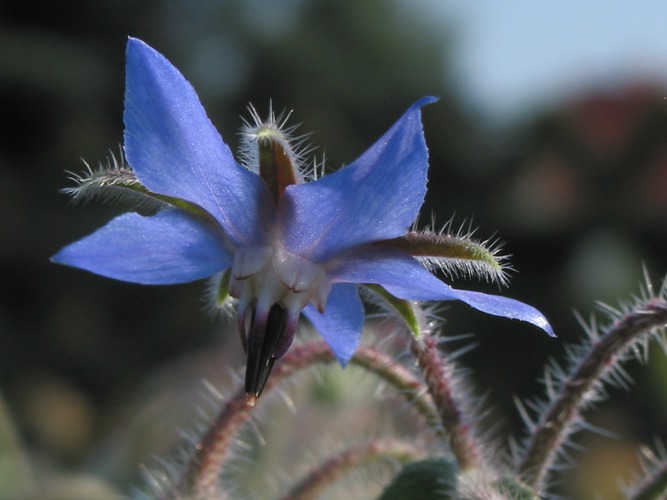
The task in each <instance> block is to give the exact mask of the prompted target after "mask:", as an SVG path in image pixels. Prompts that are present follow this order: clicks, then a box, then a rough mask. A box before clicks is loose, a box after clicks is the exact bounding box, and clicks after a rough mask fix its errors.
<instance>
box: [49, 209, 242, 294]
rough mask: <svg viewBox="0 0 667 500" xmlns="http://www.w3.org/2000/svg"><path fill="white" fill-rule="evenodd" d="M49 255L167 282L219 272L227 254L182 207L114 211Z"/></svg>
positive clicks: (148, 281)
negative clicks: (99, 225)
mask: <svg viewBox="0 0 667 500" xmlns="http://www.w3.org/2000/svg"><path fill="white" fill-rule="evenodd" d="M51 260H52V261H53V262H57V263H58V264H65V265H68V266H73V267H78V268H80V269H85V270H86V271H90V272H93V273H95V274H100V275H102V276H106V277H108V278H115V279H118V280H122V281H129V282H132V283H141V284H145V285H170V284H173V283H185V282H188V281H194V280H197V279H201V278H206V277H208V276H211V275H213V274H215V273H217V272H220V271H222V270H224V269H225V268H227V267H229V265H230V263H231V256H230V255H229V253H227V251H226V250H225V247H224V245H223V242H222V238H221V237H220V236H218V235H216V234H215V233H213V232H212V231H211V230H209V229H208V228H206V227H205V226H203V225H201V224H199V223H197V222H196V221H195V220H193V219H192V218H191V217H190V216H189V215H187V214H185V213H184V212H181V211H179V210H165V211H162V212H159V213H158V214H157V215H154V216H152V217H142V216H140V215H138V214H135V213H129V214H124V215H121V216H119V217H116V218H115V219H113V220H112V221H111V222H109V223H108V224H107V225H106V226H104V227H102V228H100V229H98V230H97V231H95V232H94V233H93V234H91V235H89V236H87V237H86V238H83V239H81V240H79V241H76V242H74V243H72V244H71V245H68V246H66V247H65V248H63V249H62V250H61V251H60V252H58V253H57V254H56V255H54V256H53V257H52V258H51Z"/></svg>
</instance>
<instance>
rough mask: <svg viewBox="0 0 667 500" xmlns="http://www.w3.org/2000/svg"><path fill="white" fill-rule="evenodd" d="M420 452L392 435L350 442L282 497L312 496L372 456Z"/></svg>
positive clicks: (402, 457)
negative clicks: (355, 442) (361, 441)
mask: <svg viewBox="0 0 667 500" xmlns="http://www.w3.org/2000/svg"><path fill="white" fill-rule="evenodd" d="M423 456H424V453H423V452H422V451H420V450H419V448H417V447H416V446H415V445H413V444H412V443H406V442H402V441H399V440H396V439H393V438H385V439H377V440H373V441H370V442H368V443H363V444H357V445H352V446H350V447H349V448H347V449H345V450H343V451H342V452H340V453H339V454H337V455H334V456H332V457H330V458H328V459H327V460H325V461H324V462H323V463H321V464H320V465H319V466H318V467H316V468H315V469H313V470H312V471H311V472H310V473H309V474H308V475H307V476H306V477H305V478H303V479H302V480H301V481H300V482H299V483H297V484H296V485H295V486H294V487H293V488H292V489H291V490H290V491H289V492H288V493H287V494H286V495H284V496H283V497H282V499H283V500H314V499H317V498H319V494H320V493H321V492H322V490H323V489H324V488H326V487H327V486H328V485H329V484H331V483H332V482H333V481H335V480H336V479H338V478H339V477H340V476H341V475H342V474H344V473H345V472H347V471H348V470H350V469H352V468H354V467H356V466H358V465H362V464H364V463H368V462H371V461H375V460H381V459H387V458H391V459H395V460H398V461H400V462H408V461H410V460H415V459H418V458H422V457H423Z"/></svg>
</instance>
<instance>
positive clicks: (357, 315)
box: [303, 283, 364, 366]
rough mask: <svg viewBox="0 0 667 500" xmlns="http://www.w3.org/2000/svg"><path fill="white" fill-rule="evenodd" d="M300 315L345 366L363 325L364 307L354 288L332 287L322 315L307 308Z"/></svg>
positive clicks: (353, 350) (310, 307)
mask: <svg viewBox="0 0 667 500" xmlns="http://www.w3.org/2000/svg"><path fill="white" fill-rule="evenodd" d="M303 314H304V316H306V318H308V320H309V321H310V322H311V323H312V324H313V326H314V327H315V329H316V330H317V331H318V332H319V333H320V335H321V336H322V338H323V339H324V341H325V342H326V343H327V344H329V347H331V350H332V351H333V353H334V356H336V359H337V360H338V361H339V362H340V364H341V365H343V366H345V365H346V364H347V362H348V361H349V360H350V358H351V357H352V356H353V355H354V352H355V351H356V350H357V345H359V338H360V337H361V328H362V326H363V324H364V306H363V304H362V303H361V299H360V298H359V293H358V292H357V287H356V286H355V285H349V284H342V283H341V284H337V285H334V286H333V287H332V288H331V293H330V294H329V298H328V299H327V306H326V308H325V310H324V313H322V314H321V313H319V312H318V311H317V309H315V308H314V307H313V306H312V305H309V306H307V307H306V308H305V309H304V310H303Z"/></svg>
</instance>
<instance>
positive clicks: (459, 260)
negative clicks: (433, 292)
mask: <svg viewBox="0 0 667 500" xmlns="http://www.w3.org/2000/svg"><path fill="white" fill-rule="evenodd" d="M417 227H418V225H417V222H415V224H414V225H413V227H412V229H411V230H410V232H408V233H407V234H406V235H405V236H402V237H400V238H397V239H395V240H391V243H390V244H391V245H392V246H395V247H397V248H399V249H401V250H404V251H406V252H407V253H409V254H410V255H412V256H413V257H414V258H416V259H417V260H418V261H419V262H421V264H422V265H424V267H426V268H427V269H428V270H429V271H432V272H435V271H440V272H442V273H444V274H445V275H446V276H447V277H448V278H450V279H457V278H464V279H470V278H478V279H482V280H486V281H488V282H491V283H498V284H499V285H501V286H507V285H508V284H509V274H510V273H511V272H512V271H514V268H513V267H512V266H511V264H510V263H509V258H510V255H509V254H504V253H502V248H503V243H502V242H501V241H500V240H499V239H497V238H494V237H491V238H488V239H486V240H478V239H476V238H475V237H474V235H475V232H476V230H475V229H473V228H472V225H471V223H467V222H465V221H464V222H463V223H462V224H461V225H460V226H459V228H458V229H455V230H454V229H453V219H450V220H449V221H448V222H447V223H446V224H445V226H444V227H443V228H442V229H440V230H436V229H435V228H434V227H435V224H434V223H433V222H431V224H430V225H429V227H427V228H426V229H421V230H418V229H417Z"/></svg>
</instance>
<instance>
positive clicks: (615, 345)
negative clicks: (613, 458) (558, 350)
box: [516, 298, 667, 488]
mask: <svg viewBox="0 0 667 500" xmlns="http://www.w3.org/2000/svg"><path fill="white" fill-rule="evenodd" d="M666 322H667V302H665V301H664V300H662V299H658V298H653V299H650V300H648V301H647V302H645V303H643V304H641V305H640V306H638V307H636V308H635V309H634V310H633V311H631V312H629V313H627V314H625V315H624V316H622V317H621V318H620V319H618V320H617V321H616V322H615V323H614V324H613V325H611V327H610V328H609V329H608V330H607V331H606V333H605V334H604V335H603V336H602V337H600V339H599V340H597V341H596V342H594V343H593V344H592V345H591V348H590V350H589V352H588V353H587V354H586V355H585V356H584V357H583V358H582V359H581V360H580V361H579V363H578V364H577V365H576V366H575V367H574V369H573V371H572V373H571V375H570V376H569V377H568V378H567V379H566V380H565V381H564V382H563V384H562V387H561V390H560V393H559V394H557V395H556V397H555V398H554V400H553V401H552V402H551V405H550V406H549V407H548V408H547V409H546V411H545V412H544V413H543V414H542V417H541V419H540V421H539V423H538V425H537V426H536V427H535V429H534V430H533V432H532V434H531V436H530V441H529V442H528V446H527V447H526V449H525V451H524V453H523V457H522V459H521V461H520V462H519V465H518V467H517V470H516V472H517V473H518V474H519V476H520V477H521V478H522V480H523V481H524V482H525V483H526V484H528V485H529V486H531V487H533V488H539V487H541V485H542V483H543V482H544V479H545V476H546V473H547V470H548V467H549V466H550V465H551V464H552V463H553V461H554V460H555V458H556V456H557V454H558V450H559V449H560V447H561V446H562V444H563V442H564V440H565V437H566V436H567V435H568V434H569V433H570V432H571V431H572V425H573V424H574V423H575V422H576V419H577V417H578V412H579V408H580V407H581V406H582V404H583V403H584V402H585V401H586V395H587V393H588V392H589V391H590V390H591V389H593V388H594V386H595V384H596V383H599V381H600V380H601V378H602V377H603V375H604V374H605V373H606V372H607V371H608V370H609V369H611V368H612V367H613V366H614V364H615V363H618V362H619V361H620V360H619V356H621V355H622V354H623V352H624V351H625V349H626V348H627V347H628V346H629V345H630V344H631V343H633V342H634V341H635V340H637V339H638V338H639V337H640V336H642V335H643V334H646V333H648V332H650V331H652V330H654V329H656V328H659V327H662V326H664V325H665V323H666Z"/></svg>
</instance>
